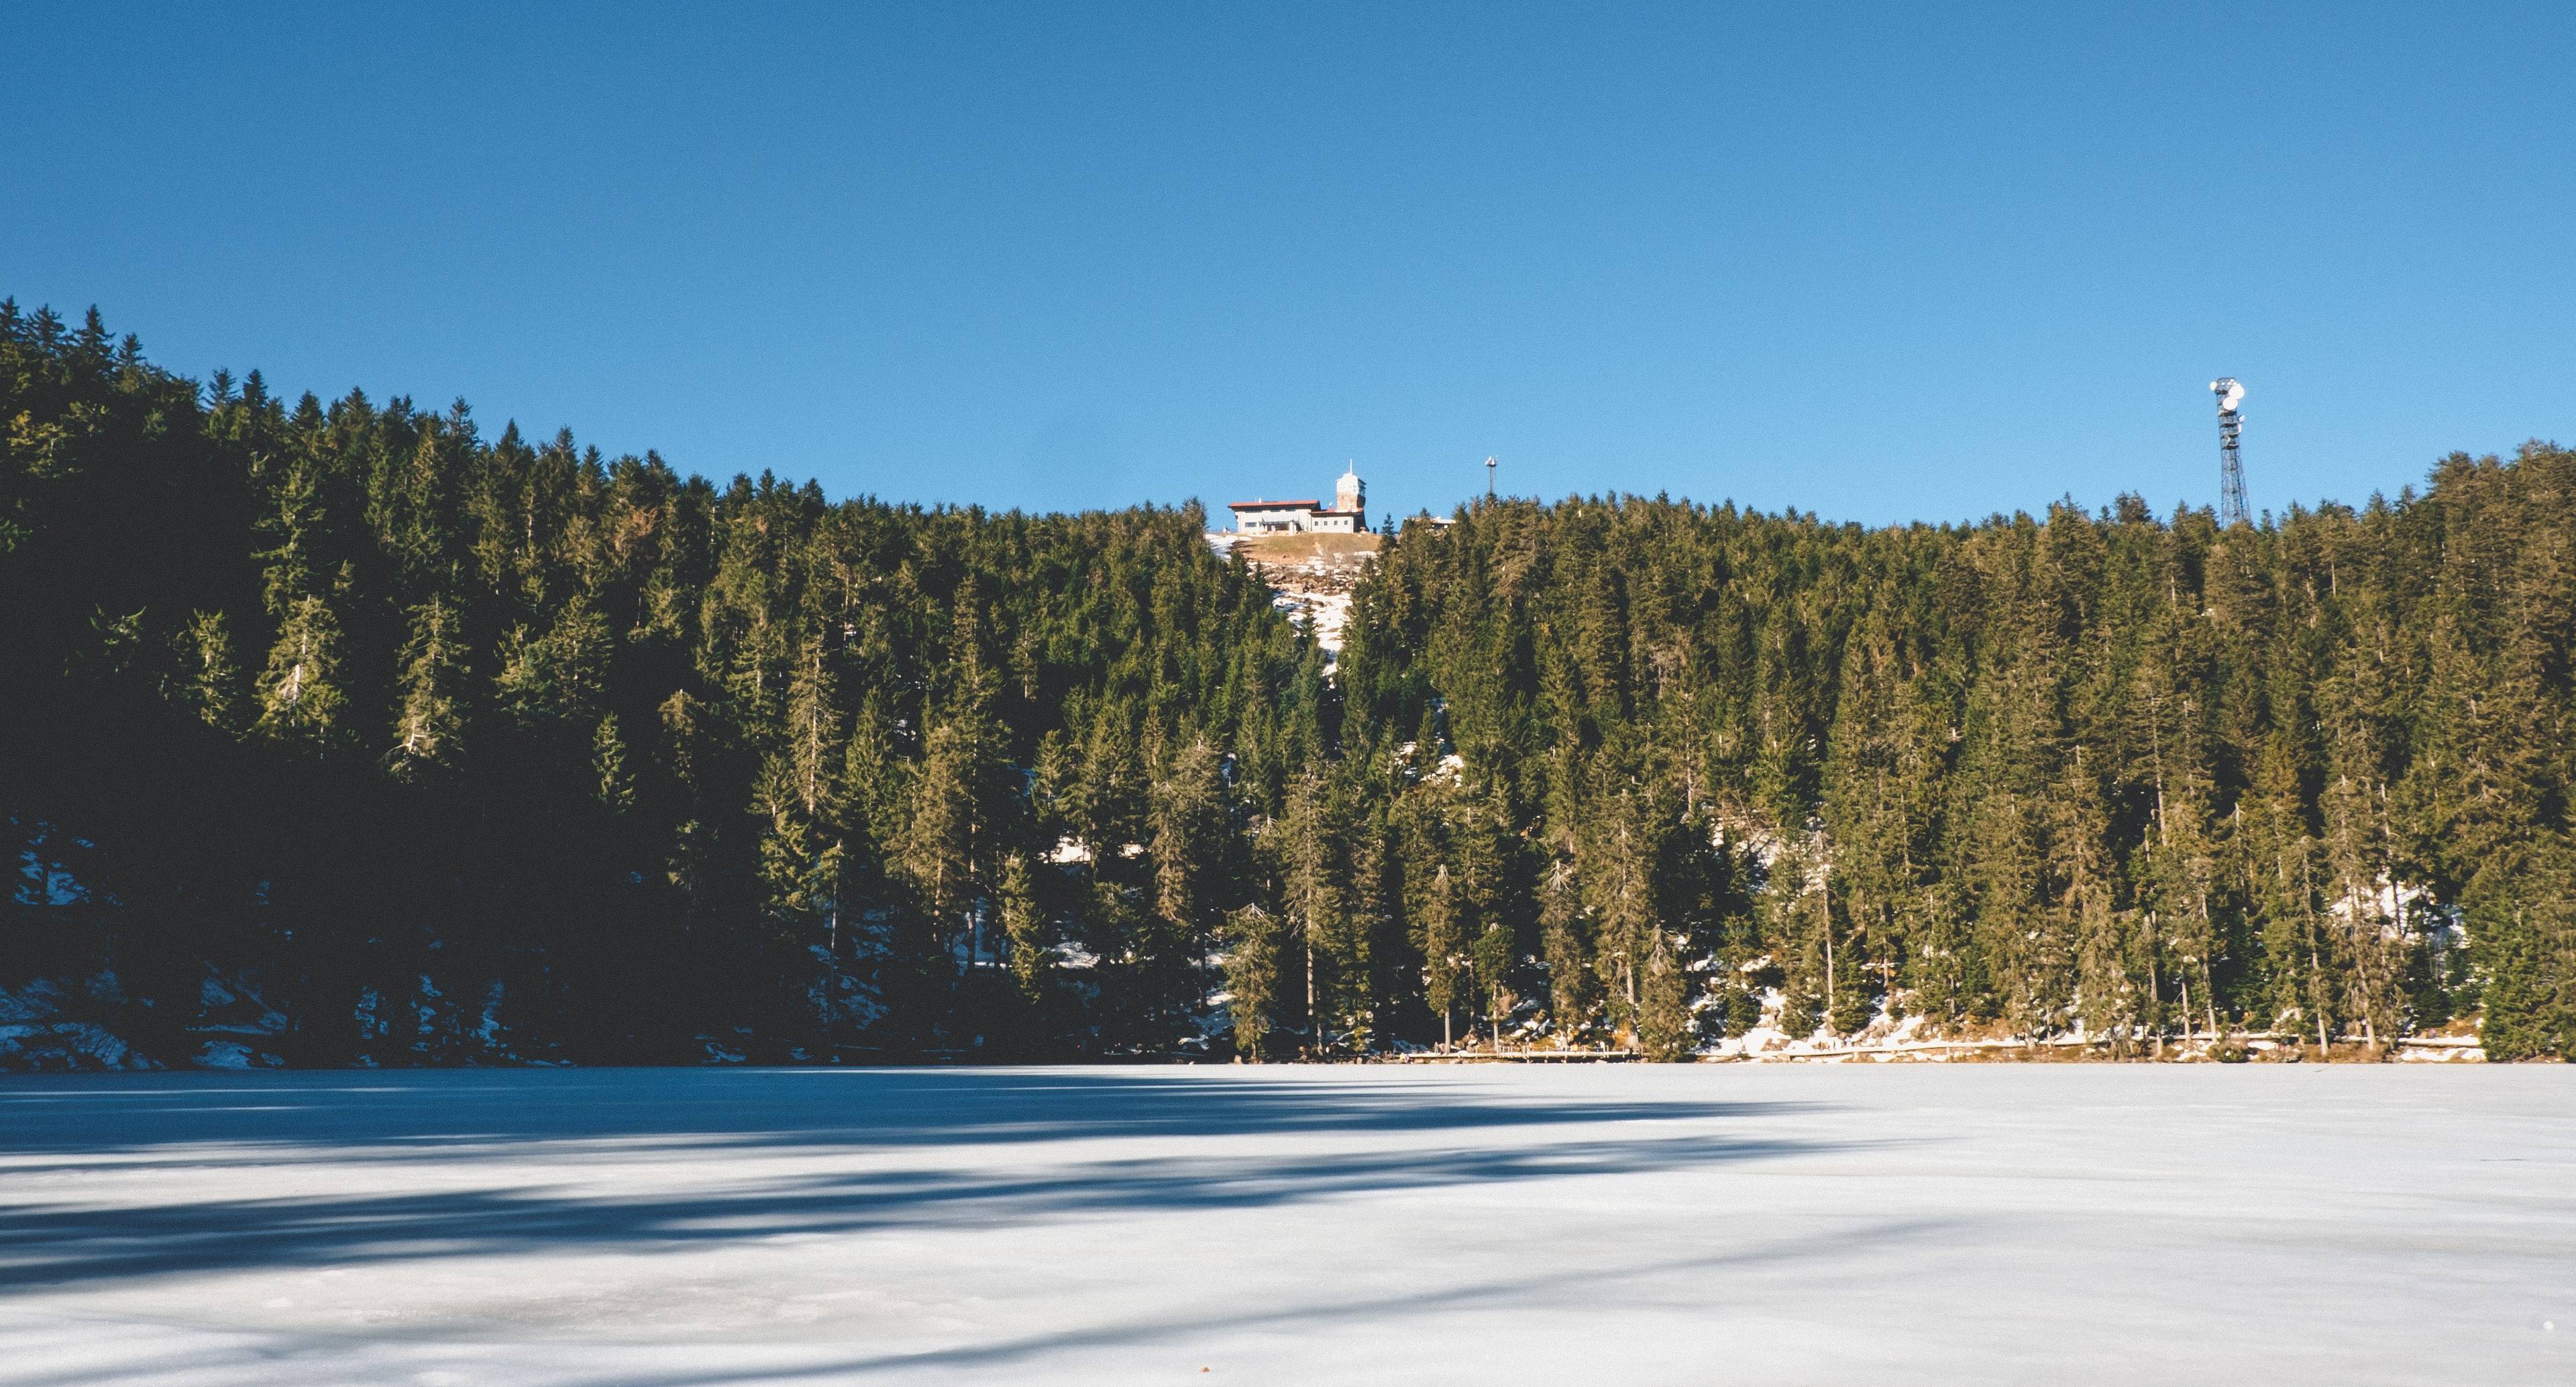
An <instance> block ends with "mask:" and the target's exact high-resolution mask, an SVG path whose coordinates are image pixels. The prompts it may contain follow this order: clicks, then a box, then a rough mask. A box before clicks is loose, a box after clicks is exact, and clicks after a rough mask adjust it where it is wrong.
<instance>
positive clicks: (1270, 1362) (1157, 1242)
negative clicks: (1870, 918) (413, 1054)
mask: <svg viewBox="0 0 2576 1387" xmlns="http://www.w3.org/2000/svg"><path fill="white" fill-rule="evenodd" d="M844 1381H852V1382H856V1381H865V1382H889V1383H987V1382H1079V1383H1116V1384H1121V1385H1122V1387H1125V1385H1126V1384H1140V1383H1142V1384H1150V1383H1158V1382H1169V1383H1189V1382H1202V1383H1204V1382H1258V1383H1299V1384H1303V1383H1372V1384H1376V1383H1414V1382H1429V1383H1447V1382H1455V1383H1467V1384H1476V1385H1477V1387H1494V1385H1495V1384H1509V1383H1525V1382H1545V1383H1570V1384H1587V1383H1601V1382H1621V1383H1707V1382H1748V1383H1761V1384H1778V1385H1780V1387H1793V1385H1794V1384H1801V1383H1816V1384H1870V1383H1880V1382H1941V1383H1957V1382H2006V1383H2048V1384H2051V1385H2052V1387H2069V1385H2070V1384H2072V1385H2074V1387H2081V1385H2082V1384H2093V1383H2157V1384H2173V1383H2192V1382H2206V1383H2237V1382H2246V1383H2262V1384H2265V1385H2266V1387H2283V1385H2284V1384H2299V1383H2336V1384H2350V1383H2408V1384H2418V1383H2429V1382H2469V1381H2475V1382H2479V1383H2482V1384H2503V1383H2551V1384H2565V1383H2569V1382H2576V1069H2571V1068H2568V1067H2564V1066H2555V1067H2547V1068H2539V1067H2526V1068H2504V1067H2486V1068H2473V1069H2458V1068H2448V1069H2441V1070H2427V1069H2416V1068H2399V1067H2396V1066H2378V1067H2366V1068H2365V1067H2359V1066H2346V1067H2336V1068H2322V1067H2319V1066H2316V1065H2305V1066H2298V1067H2288V1066H2241V1067H2228V1068H2218V1067H2196V1068H2148V1067H2112V1066H2049V1065H2030V1066H2005V1065H1996V1066H1963V1067H1932V1066H1905V1067H1885V1068H1878V1067H1873V1068H1796V1067H1773V1066H1735V1065H1726V1066H1719V1065H1703V1066H1693V1067H1683V1068H1647V1067H1637V1066H1604V1067H1587V1068H1566V1069H1541V1068H1534V1067H1533V1068H1509V1069H1506V1068H1493V1067H1477V1068H1466V1067H1456V1068H1438V1069H1434V1068H1367V1069H1357V1068H1339V1069H1331V1068H1317V1069H1295V1068H1272V1069H1266V1070H1260V1069H1256V1070H1244V1069H1186V1068H1184V1069H1017V1070H989V1069H988V1070H898V1071H852V1070H783V1071H782V1070H769V1071H744V1070H540V1071H489V1070H486V1071H466V1072H438V1073H304V1074H260V1075H251V1076H241V1075H222V1074H166V1075H165V1074H154V1075H144V1076H127V1075H98V1076H82V1077H61V1076H47V1075H18V1076H9V1077H0V1384H10V1387H22V1385H23V1387H34V1384H48V1385H49V1387H55V1385H59V1384H71V1383H90V1382H113V1383H147V1382H148V1383H170V1384H178V1383H187V1384H204V1387H253V1385H254V1384H258V1385H259V1387H266V1385H267V1384H305V1383H309V1384H333V1385H334V1387H336V1385H337V1384H351V1383H403V1384H484V1383H489V1384H509V1387H558V1385H561V1384H585V1385H586V1387H611V1384H615V1387H716V1384H753V1383H780V1384H786V1383H829V1382H844Z"/></svg>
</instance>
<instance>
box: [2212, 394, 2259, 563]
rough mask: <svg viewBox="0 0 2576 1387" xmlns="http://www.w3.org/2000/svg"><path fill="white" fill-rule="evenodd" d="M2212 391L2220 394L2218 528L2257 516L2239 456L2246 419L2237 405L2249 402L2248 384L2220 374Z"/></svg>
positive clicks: (2246, 521) (2240, 522)
mask: <svg viewBox="0 0 2576 1387" xmlns="http://www.w3.org/2000/svg"><path fill="white" fill-rule="evenodd" d="M2209 392H2210V393H2211V394H2213V395H2216V396H2217V397H2218V528H2220V529H2222V530H2223V529H2226V528H2227V527H2229V526H2231V525H2240V524H2247V523H2250V522H2251V521H2252V520H2253V518H2254V517H2253V516H2252V515H2250V514H2248V513H2247V511H2246V506H2245V464H2244V462H2243V461H2242V460H2240V459H2239V458H2238V457H2237V456H2236V435H2237V432H2238V430H2239V429H2241V428H2242V427H2243V426H2244V423H2245V416H2244V414H2243V413H2242V412H2240V411H2239V410H2238V409H2237V406H2238V405H2241V404H2243V403H2245V387H2244V386H2242V385H2240V384H2238V383H2237V381H2236V378H2235V377H2234V376H2220V377H2219V378H2218V379H2216V380H2214V381H2211V382H2210V383H2209Z"/></svg>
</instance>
